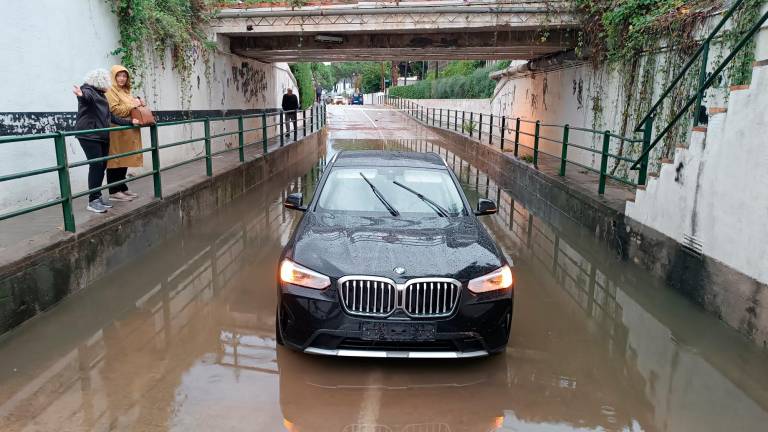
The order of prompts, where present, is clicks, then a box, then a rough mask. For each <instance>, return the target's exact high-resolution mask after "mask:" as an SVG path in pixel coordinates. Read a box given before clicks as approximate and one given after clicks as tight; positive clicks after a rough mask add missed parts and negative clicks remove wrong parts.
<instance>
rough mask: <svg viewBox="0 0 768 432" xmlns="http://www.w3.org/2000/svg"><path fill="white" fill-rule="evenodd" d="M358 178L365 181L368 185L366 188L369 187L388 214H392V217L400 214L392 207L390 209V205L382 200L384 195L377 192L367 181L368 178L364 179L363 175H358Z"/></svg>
mask: <svg viewBox="0 0 768 432" xmlns="http://www.w3.org/2000/svg"><path fill="white" fill-rule="evenodd" d="M360 177H362V178H363V180H365V182H366V183H368V186H370V187H371V190H372V191H373V194H374V195H376V198H378V199H379V201H381V203H382V204H384V207H386V208H387V210H389V212H390V213H391V214H392V216H400V212H398V211H397V210H395V208H394V207H392V204H390V203H389V201H387V200H386V199H385V198H384V195H382V194H381V192H379V190H378V189H376V186H374V185H373V183H371V181H370V180H368V177H366V176H365V174H363V173H360Z"/></svg>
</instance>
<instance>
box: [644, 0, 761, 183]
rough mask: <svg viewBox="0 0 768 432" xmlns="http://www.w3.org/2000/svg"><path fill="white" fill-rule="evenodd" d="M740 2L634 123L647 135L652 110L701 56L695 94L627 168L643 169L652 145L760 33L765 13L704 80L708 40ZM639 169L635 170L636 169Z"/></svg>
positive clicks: (653, 145)
mask: <svg viewBox="0 0 768 432" xmlns="http://www.w3.org/2000/svg"><path fill="white" fill-rule="evenodd" d="M743 1H744V0H736V2H735V3H734V4H733V6H731V8H730V9H728V11H727V12H726V13H725V14H724V15H723V18H722V19H721V20H720V22H718V23H717V25H716V26H715V28H714V29H713V30H712V32H710V34H709V35H708V36H707V38H706V39H705V40H704V42H702V44H701V45H700V46H699V48H698V49H697V50H696V52H695V53H694V54H693V56H692V57H691V58H690V59H689V60H688V63H686V65H685V66H684V67H683V69H682V70H681V71H680V72H679V73H678V74H677V76H676V77H675V79H673V80H672V83H670V85H669V86H667V88H666V89H665V90H664V92H663V93H662V94H661V95H660V96H659V99H658V100H657V101H656V103H655V104H654V105H653V107H651V109H650V110H649V111H648V114H646V115H645V117H643V119H642V120H641V121H640V122H639V123H638V125H637V126H636V127H635V131H636V132H640V131H641V130H642V131H644V134H645V135H648V136H650V134H651V133H652V131H653V120H654V117H655V116H656V111H657V110H658V109H659V107H660V106H661V104H662V103H663V102H664V99H666V98H667V96H668V95H669V94H670V93H671V92H672V90H673V89H674V87H675V86H676V85H677V84H678V83H679V82H680V80H681V79H682V78H683V75H684V74H685V73H687V72H688V70H689V69H690V67H691V66H692V65H693V63H694V62H695V61H696V60H697V59H698V58H699V57H700V56H701V58H702V61H701V69H700V72H699V85H698V87H697V88H696V92H695V93H694V94H693V96H691V97H690V98H689V99H688V100H687V101H686V103H685V105H684V106H683V107H682V108H681V109H680V110H678V112H677V113H676V114H675V115H674V117H673V118H672V120H670V122H669V123H668V124H667V125H666V126H665V127H664V129H663V130H662V131H661V132H660V133H659V134H658V135H656V137H655V138H654V139H653V141H650V142H649V143H648V144H647V145H646V146H644V147H643V151H642V152H641V154H640V156H639V157H638V158H637V160H635V162H634V163H633V164H632V166H631V167H630V169H632V170H636V169H641V170H643V171H644V170H645V169H647V167H643V165H647V163H648V162H647V159H648V155H649V154H650V153H651V150H653V149H654V148H655V147H656V145H657V144H658V143H659V142H660V141H661V140H662V139H663V138H664V137H665V136H666V135H667V133H669V131H670V130H671V129H672V128H673V127H674V126H675V125H676V124H677V122H678V121H679V120H680V119H681V118H682V117H683V116H684V115H685V113H686V111H687V110H688V109H689V108H690V107H691V105H693V104H694V103H697V106H699V107H700V106H701V101H702V98H703V96H704V92H705V91H706V90H707V89H708V88H709V87H710V86H711V85H712V83H713V82H714V81H715V79H717V77H718V76H719V75H720V73H721V72H722V71H723V70H725V67H726V66H728V64H730V62H731V61H732V60H733V59H734V57H736V55H738V53H739V52H740V51H741V50H742V49H743V48H744V47H745V46H746V45H747V43H748V42H749V41H750V40H751V39H752V37H754V35H755V34H757V32H758V31H759V30H760V27H762V25H763V23H765V22H766V20H768V11H766V12H765V13H763V15H762V16H761V17H760V18H759V19H758V20H757V21H756V22H755V23H754V24H753V25H752V27H750V28H749V30H747V32H746V33H744V36H742V38H741V39H740V40H739V42H738V43H737V44H736V46H734V48H733V49H732V50H731V52H730V54H728V56H726V57H725V58H724V59H723V60H722V62H721V63H720V65H719V66H718V67H717V68H715V70H714V71H713V72H712V73H711V74H709V77H708V78H707V75H708V74H707V61H708V54H709V46H710V43H711V41H712V39H714V38H715V37H716V36H717V33H719V32H720V30H721V29H722V27H723V26H724V25H725V22H726V21H727V20H728V19H730V18H731V16H732V15H733V14H734V13H735V12H736V9H737V8H738V7H739V6H740V5H741V4H742V2H743ZM693 124H694V126H697V125H698V110H697V112H695V113H694V121H693ZM638 167H639V168H638Z"/></svg>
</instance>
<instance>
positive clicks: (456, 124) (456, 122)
mask: <svg viewBox="0 0 768 432" xmlns="http://www.w3.org/2000/svg"><path fill="white" fill-rule="evenodd" d="M453 130H455V131H458V130H459V110H455V111H454V112H453Z"/></svg>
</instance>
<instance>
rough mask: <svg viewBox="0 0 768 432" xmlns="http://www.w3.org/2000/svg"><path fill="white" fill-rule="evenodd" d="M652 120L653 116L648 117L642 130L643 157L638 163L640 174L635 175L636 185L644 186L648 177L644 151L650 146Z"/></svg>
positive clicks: (646, 157) (646, 156)
mask: <svg viewBox="0 0 768 432" xmlns="http://www.w3.org/2000/svg"><path fill="white" fill-rule="evenodd" d="M653 118H654V116H650V117H648V120H646V121H645V125H644V126H645V127H644V128H643V149H642V153H641V154H644V155H645V156H643V159H642V160H641V161H640V172H639V173H638V174H637V184H638V185H644V184H645V182H646V180H647V176H648V156H649V155H648V154H646V151H647V150H648V147H650V146H651V134H652V133H653Z"/></svg>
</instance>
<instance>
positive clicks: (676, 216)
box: [626, 66, 768, 304]
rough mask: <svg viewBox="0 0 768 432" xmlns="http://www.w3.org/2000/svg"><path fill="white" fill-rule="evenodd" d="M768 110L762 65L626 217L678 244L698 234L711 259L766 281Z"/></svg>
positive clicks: (767, 71)
mask: <svg viewBox="0 0 768 432" xmlns="http://www.w3.org/2000/svg"><path fill="white" fill-rule="evenodd" d="M766 112H768V66H762V67H759V68H755V69H754V72H753V77H752V84H751V86H750V88H749V89H748V90H738V91H733V92H731V94H730V97H729V100H728V111H727V112H726V113H724V114H718V115H715V116H712V118H711V120H710V123H709V127H708V130H707V132H706V133H703V132H695V133H694V137H693V139H692V140H691V143H690V146H689V147H688V148H687V149H686V148H679V149H678V150H677V152H676V154H675V158H674V163H672V164H665V165H664V166H663V168H662V169H661V173H660V176H659V178H658V179H652V180H651V181H650V182H649V184H648V188H647V190H645V191H642V190H641V191H638V193H637V197H636V200H635V202H634V203H632V202H628V203H627V208H626V214H627V216H629V217H631V218H633V219H635V220H637V221H638V222H641V223H643V224H645V225H648V226H651V227H653V228H654V229H656V230H658V231H660V232H662V233H664V234H666V235H668V236H670V237H672V238H674V239H677V240H679V241H683V238H682V237H683V235H686V234H687V235H692V236H694V237H696V238H698V239H699V240H700V241H701V242H702V243H703V251H704V253H705V254H706V255H708V256H711V257H712V258H715V259H717V260H719V261H721V262H723V263H725V264H727V265H729V266H731V267H733V268H735V269H737V270H739V271H741V272H743V273H745V274H747V275H749V276H751V277H753V278H755V279H757V280H758V281H760V282H762V283H768V229H766V225H765V221H766V220H767V219H768V170H766V166H768V145H766V144H767V143H768V141H766V138H765V131H766V130H768V116H766ZM748 295H749V293H745V296H748ZM767 295H768V294H767ZM765 300H766V301H768V298H766V299H765ZM763 304H766V303H763Z"/></svg>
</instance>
